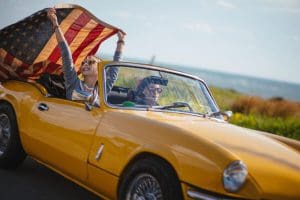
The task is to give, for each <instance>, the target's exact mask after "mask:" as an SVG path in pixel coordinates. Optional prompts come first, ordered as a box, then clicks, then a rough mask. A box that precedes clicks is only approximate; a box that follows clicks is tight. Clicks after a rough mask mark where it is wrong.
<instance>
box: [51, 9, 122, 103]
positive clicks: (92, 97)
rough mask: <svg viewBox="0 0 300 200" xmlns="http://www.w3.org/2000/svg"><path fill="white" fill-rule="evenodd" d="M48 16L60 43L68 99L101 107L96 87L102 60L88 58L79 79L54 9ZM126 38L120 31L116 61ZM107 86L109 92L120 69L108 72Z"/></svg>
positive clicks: (115, 68)
mask: <svg viewBox="0 0 300 200" xmlns="http://www.w3.org/2000/svg"><path fill="white" fill-rule="evenodd" d="M47 16H48V18H49V19H50V20H51V22H52V25H53V29H54V30H55V35H56V38H57V41H58V43H59V48H60V52H61V56H62V63H63V67H62V68H63V72H64V80H65V87H66V97H67V99H70V100H86V101H89V102H91V103H92V104H93V105H96V106H99V94H98V88H97V87H95V85H96V83H97V80H98V69H97V66H98V63H99V62H100V61H101V59H99V58H97V57H96V56H88V57H86V58H85V60H84V61H83V62H82V63H81V66H80V72H81V74H82V76H83V80H80V79H79V78H78V77H77V73H76V71H75V68H74V63H73V60H72V54H71V51H70V48H69V46H68V44H67V42H66V39H65V37H64V35H63V33H62V31H61V29H60V26H59V23H58V20H57V16H56V11H55V9H54V8H50V9H48V11H47ZM124 37H125V33H124V32H122V31H118V42H117V48H116V50H115V54H114V58H113V60H114V61H120V60H121V55H122V51H123V48H124V44H125V43H124ZM106 75H107V76H106V77H107V81H106V83H107V85H106V90H107V92H109V91H110V90H111V88H112V86H113V84H114V81H115V80H116V79H117V75H118V68H117V67H114V68H110V70H108V71H107V72H106Z"/></svg>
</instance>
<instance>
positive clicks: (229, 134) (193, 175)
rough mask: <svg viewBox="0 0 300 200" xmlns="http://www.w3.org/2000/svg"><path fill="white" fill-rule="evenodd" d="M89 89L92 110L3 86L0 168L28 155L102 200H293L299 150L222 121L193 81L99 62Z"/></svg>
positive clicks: (23, 86) (299, 183) (46, 92)
mask: <svg viewBox="0 0 300 200" xmlns="http://www.w3.org/2000/svg"><path fill="white" fill-rule="evenodd" d="M110 67H117V68H118V69H119V74H118V78H117V80H116V82H115V84H114V86H113V88H112V89H111V90H109V91H108V89H107V88H106V81H107V80H106V72H107V69H108V68H110ZM98 83H99V84H98V89H99V95H100V107H96V106H93V105H92V104H91V103H88V102H76V101H70V100H66V99H64V98H61V97H59V95H57V92H56V91H55V89H53V88H54V86H53V87H49V83H48V84H46V83H45V82H43V81H37V82H33V83H30V82H21V81H17V80H10V81H6V82H3V83H2V85H1V89H0V98H1V99H0V166H1V168H15V167H17V166H18V165H20V164H21V163H22V161H23V160H24V158H25V157H26V155H28V156H30V157H32V158H33V159H35V160H37V161H38V162H40V163H42V164H44V165H46V166H47V167H49V168H51V169H52V170H54V171H56V172H58V173H60V174H61V175H63V176H65V177H66V178H68V179H70V180H72V181H74V182H75V183H77V184H79V185H81V186H82V187H84V188H86V189H88V190H90V191H92V192H94V193H96V194H98V195H99V196H100V197H102V198H104V199H122V200H123V199H128V200H131V199H171V200H175V199H204V200H207V199H269V200H271V199H274V200H275V199H278V200H282V199H285V200H286V199H300V190H299V188H300V143H299V142H298V141H295V140H291V139H287V138H284V137H279V136H275V135H272V134H268V133H263V132H258V131H253V130H250V129H245V128H241V127H237V126H234V125H231V124H229V123H227V122H226V120H224V117H226V115H225V114H224V113H222V112H221V111H220V110H219V109H218V107H217V105H216V103H215V101H214V99H213V97H212V96H211V94H210V92H209V90H208V88H207V86H206V84H205V83H204V82H203V81H202V80H201V79H199V78H198V77H195V76H192V75H188V74H185V73H182V72H178V71H174V70H170V69H166V68H161V67H155V66H149V65H142V64H134V63H117V62H102V63H100V64H99V80H98Z"/></svg>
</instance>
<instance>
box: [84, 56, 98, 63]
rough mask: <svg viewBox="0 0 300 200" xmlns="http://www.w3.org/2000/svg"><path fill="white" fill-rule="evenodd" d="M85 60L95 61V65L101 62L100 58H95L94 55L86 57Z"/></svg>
mask: <svg viewBox="0 0 300 200" xmlns="http://www.w3.org/2000/svg"><path fill="white" fill-rule="evenodd" d="M87 58H90V59H93V60H95V61H96V62H97V63H99V62H101V61H102V60H101V58H99V57H97V56H95V55H91V56H87V57H86V59H87Z"/></svg>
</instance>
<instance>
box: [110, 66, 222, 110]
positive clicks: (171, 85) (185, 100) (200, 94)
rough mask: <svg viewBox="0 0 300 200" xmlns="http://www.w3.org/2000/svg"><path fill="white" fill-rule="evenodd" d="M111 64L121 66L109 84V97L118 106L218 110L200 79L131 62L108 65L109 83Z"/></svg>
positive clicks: (111, 103)
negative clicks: (143, 66)
mask: <svg viewBox="0 0 300 200" xmlns="http://www.w3.org/2000/svg"><path fill="white" fill-rule="evenodd" d="M111 68H114V69H116V68H118V76H117V79H116V81H115V82H114V84H113V87H110V88H109V87H108V85H106V90H107V92H106V101H107V103H108V104H110V105H113V106H118V107H124V108H125V107H127V108H128V107H130V108H133V109H134V108H153V109H158V110H168V111H180V112H187V113H196V114H207V113H212V112H216V111H217V107H216V105H215V104H214V101H213V100H212V98H211V96H210V93H209V92H208V90H207V87H206V86H205V84H204V83H203V82H201V81H199V80H196V79H193V78H189V77H186V76H183V75H178V74H174V73H170V72H164V71H159V70H153V69H145V68H138V67H128V66H109V67H106V68H105V70H106V76H107V77H106V80H107V81H106V84H109V82H110V81H109V79H110V78H111V77H110V74H109V71H112V70H111Z"/></svg>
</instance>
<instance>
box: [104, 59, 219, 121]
mask: <svg viewBox="0 0 300 200" xmlns="http://www.w3.org/2000/svg"><path fill="white" fill-rule="evenodd" d="M108 67H130V68H139V69H146V70H155V71H161V72H165V73H171V74H175V75H178V76H183V77H186V78H190V79H193V80H196V81H199V82H200V83H201V84H202V85H203V86H204V87H205V89H206V91H207V92H208V93H207V94H208V95H209V97H210V99H211V104H212V105H211V106H213V108H214V109H215V111H213V112H218V111H220V109H219V107H218V104H217V103H216V101H215V99H214V97H213V95H212V94H211V92H210V90H209V88H208V86H207V84H206V83H205V82H204V81H203V80H202V79H201V78H199V77H197V76H194V75H191V74H187V73H184V72H181V71H177V70H173V69H169V68H165V67H158V66H153V65H148V64H140V63H131V62H111V63H108V64H105V65H104V66H103V68H102V77H103V79H102V81H103V83H102V84H103V87H102V89H103V95H104V96H103V98H102V100H103V101H104V104H105V105H106V106H107V107H109V108H113V109H124V110H140V111H155V112H170V113H180V114H188V115H196V116H204V117H205V116H207V114H209V113H194V112H185V111H178V110H167V109H166V110H162V109H155V108H152V107H151V106H149V107H147V106H145V107H122V106H118V105H114V104H110V103H109V102H107V96H108V95H107V91H106V68H108ZM199 89H201V88H199Z"/></svg>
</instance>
